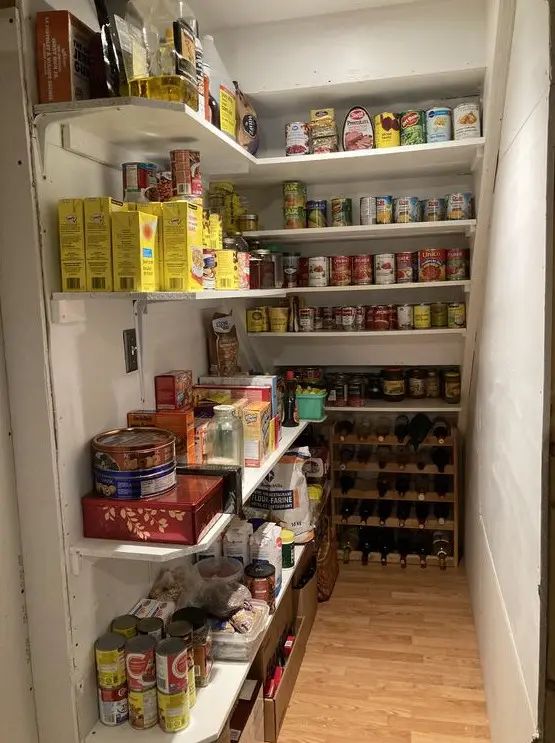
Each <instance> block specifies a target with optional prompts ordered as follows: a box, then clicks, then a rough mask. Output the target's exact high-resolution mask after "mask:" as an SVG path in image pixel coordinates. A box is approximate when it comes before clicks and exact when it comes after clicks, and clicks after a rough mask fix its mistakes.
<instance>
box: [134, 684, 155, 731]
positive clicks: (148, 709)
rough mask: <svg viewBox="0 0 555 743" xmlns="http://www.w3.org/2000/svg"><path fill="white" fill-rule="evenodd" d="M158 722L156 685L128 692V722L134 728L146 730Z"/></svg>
mask: <svg viewBox="0 0 555 743" xmlns="http://www.w3.org/2000/svg"><path fill="white" fill-rule="evenodd" d="M157 722H158V699H157V694H156V687H155V686H152V687H151V688H150V689H144V690H143V691H130V692H129V724H130V725H131V727H132V728H135V729H136V730H147V729H148V728H151V727H153V726H154V725H156V723H157Z"/></svg>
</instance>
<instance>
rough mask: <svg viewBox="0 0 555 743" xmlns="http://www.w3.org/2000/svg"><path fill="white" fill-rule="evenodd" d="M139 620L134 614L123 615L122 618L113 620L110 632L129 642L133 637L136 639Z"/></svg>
mask: <svg viewBox="0 0 555 743" xmlns="http://www.w3.org/2000/svg"><path fill="white" fill-rule="evenodd" d="M138 622H139V620H138V619H137V617H134V616H133V615H132V614H122V615H121V616H120V617H116V618H115V619H112V624H111V625H110V631H111V632H115V633H116V635H121V636H122V637H125V639H126V640H129V639H130V638H131V637H135V635H136V634H137V624H138Z"/></svg>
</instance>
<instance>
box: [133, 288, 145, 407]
mask: <svg viewBox="0 0 555 743" xmlns="http://www.w3.org/2000/svg"><path fill="white" fill-rule="evenodd" d="M147 308H148V302H147V301H146V300H145V299H134V300H133V324H134V327H135V333H136V336H137V366H138V367H139V369H138V371H139V391H140V395H141V402H142V403H143V405H144V403H145V402H146V394H145V376H144V365H143V357H144V354H143V351H144V347H143V346H144V342H143V338H144V336H143V317H144V315H146V313H147Z"/></svg>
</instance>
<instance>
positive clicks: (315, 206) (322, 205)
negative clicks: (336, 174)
mask: <svg viewBox="0 0 555 743" xmlns="http://www.w3.org/2000/svg"><path fill="white" fill-rule="evenodd" d="M327 214H328V202H327V201H326V200H325V199H319V200H315V201H307V202H306V226H307V227H312V228H320V227H327V226H328V218H327Z"/></svg>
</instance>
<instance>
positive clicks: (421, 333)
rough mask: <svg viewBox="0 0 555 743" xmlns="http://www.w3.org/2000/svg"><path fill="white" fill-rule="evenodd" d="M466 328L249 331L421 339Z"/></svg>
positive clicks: (286, 335) (253, 335)
mask: <svg viewBox="0 0 555 743" xmlns="http://www.w3.org/2000/svg"><path fill="white" fill-rule="evenodd" d="M465 335H466V328H430V329H427V330H354V331H352V332H345V331H341V330H321V331H320V330H317V331H312V332H309V333H300V332H299V333H271V332H270V333H248V336H249V337H250V338H295V339H305V340H307V339H310V338H342V339H343V340H355V339H357V338H380V339H383V338H388V339H395V338H405V339H407V338H410V339H413V340H420V339H422V338H426V337H432V338H433V337H435V336H458V337H460V338H464V336H465Z"/></svg>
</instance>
